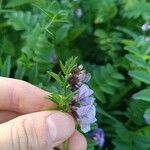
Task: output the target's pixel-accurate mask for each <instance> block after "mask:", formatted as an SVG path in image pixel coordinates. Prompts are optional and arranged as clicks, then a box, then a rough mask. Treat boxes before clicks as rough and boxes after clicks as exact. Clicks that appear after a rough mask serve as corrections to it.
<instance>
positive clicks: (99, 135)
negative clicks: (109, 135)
mask: <svg viewBox="0 0 150 150" xmlns="http://www.w3.org/2000/svg"><path fill="white" fill-rule="evenodd" d="M89 136H90V137H91V138H92V139H93V140H95V141H96V144H97V145H98V146H99V147H103V145H104V142H105V134H104V131H103V129H101V128H97V129H95V130H94V131H93V132H91V133H90V134H89Z"/></svg>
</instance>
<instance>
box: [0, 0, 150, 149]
mask: <svg viewBox="0 0 150 150" xmlns="http://www.w3.org/2000/svg"><path fill="white" fill-rule="evenodd" d="M147 21H150V1H149V0H0V75H1V76H5V77H12V78H17V79H23V80H25V81H28V82H30V83H32V84H34V85H36V86H39V87H40V88H43V89H46V90H48V91H50V92H52V91H56V87H57V84H56V83H55V82H54V80H53V79H51V78H50V77H49V75H48V73H47V71H51V70H52V69H53V70H55V71H56V72H58V73H59V70H58V64H59V60H62V61H63V62H64V61H65V60H66V59H68V58H70V57H71V56H78V63H79V64H80V63H81V64H83V65H84V66H85V68H86V70H87V71H88V72H91V74H92V80H91V82H90V86H91V87H92V89H93V90H94V92H95V93H94V94H95V97H96V101H97V118H98V125H99V127H101V128H103V129H104V131H105V134H106V142H105V145H104V147H103V149H104V150H107V149H109V150H111V149H114V150H149V149H150V127H149V126H148V125H146V123H145V122H144V119H143V114H144V111H145V110H146V109H147V108H148V107H149V106H150V86H149V84H150V43H148V42H146V41H145V40H144V38H145V35H146V33H143V32H142V30H141V26H142V25H143V24H144V23H145V22H147ZM140 100H142V101H140ZM88 141H89V142H88V149H89V150H92V149H93V150H94V149H99V148H98V147H95V146H94V145H95V144H93V142H92V141H91V140H90V139H88Z"/></svg>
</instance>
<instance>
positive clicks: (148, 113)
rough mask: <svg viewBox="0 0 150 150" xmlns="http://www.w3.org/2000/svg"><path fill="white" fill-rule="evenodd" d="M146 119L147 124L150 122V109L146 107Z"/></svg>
mask: <svg viewBox="0 0 150 150" xmlns="http://www.w3.org/2000/svg"><path fill="white" fill-rule="evenodd" d="M144 119H145V122H146V123H147V124H150V109H146V110H145V112H144Z"/></svg>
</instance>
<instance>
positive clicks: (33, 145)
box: [0, 111, 75, 150]
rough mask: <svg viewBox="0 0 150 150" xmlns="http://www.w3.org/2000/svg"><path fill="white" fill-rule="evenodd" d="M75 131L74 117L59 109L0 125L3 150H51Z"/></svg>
mask: <svg viewBox="0 0 150 150" xmlns="http://www.w3.org/2000/svg"><path fill="white" fill-rule="evenodd" d="M74 131H75V122H74V120H73V118H72V117H71V116H70V115H68V114H66V113H62V112H59V111H53V112H37V113H32V114H27V115H24V116H20V117H18V118H15V119H13V120H11V121H9V122H6V123H3V124H1V125H0V135H1V136H0V145H1V148H0V149H2V150H27V149H28V150H30V149H32V150H43V149H44V150H49V149H51V148H53V147H55V146H57V145H59V144H61V143H62V142H64V141H65V140H66V139H68V138H69V137H70V136H71V135H72V134H73V133H74Z"/></svg>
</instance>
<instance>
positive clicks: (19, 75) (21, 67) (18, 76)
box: [15, 64, 25, 79]
mask: <svg viewBox="0 0 150 150" xmlns="http://www.w3.org/2000/svg"><path fill="white" fill-rule="evenodd" d="M24 74H25V67H24V65H23V64H19V65H18V68H17V70H16V72H15V78H16V79H22V78H23V76H24Z"/></svg>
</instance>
